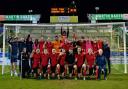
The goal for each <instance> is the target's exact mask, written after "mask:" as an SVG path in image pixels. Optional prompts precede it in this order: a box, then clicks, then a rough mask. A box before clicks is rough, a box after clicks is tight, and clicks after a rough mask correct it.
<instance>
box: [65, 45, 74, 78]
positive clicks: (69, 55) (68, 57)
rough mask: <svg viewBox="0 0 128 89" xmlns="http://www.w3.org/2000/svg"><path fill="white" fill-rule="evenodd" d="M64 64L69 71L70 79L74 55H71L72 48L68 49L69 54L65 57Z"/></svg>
mask: <svg viewBox="0 0 128 89" xmlns="http://www.w3.org/2000/svg"><path fill="white" fill-rule="evenodd" d="M66 62H67V64H68V69H69V77H70V78H72V74H73V65H74V63H75V55H74V54H73V48H72V47H71V48H69V52H68V53H67V56H66Z"/></svg>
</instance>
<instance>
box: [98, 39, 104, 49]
mask: <svg viewBox="0 0 128 89" xmlns="http://www.w3.org/2000/svg"><path fill="white" fill-rule="evenodd" d="M97 46H98V49H102V48H103V41H102V40H98V42H97Z"/></svg>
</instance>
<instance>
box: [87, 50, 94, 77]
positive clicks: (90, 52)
mask: <svg viewBox="0 0 128 89" xmlns="http://www.w3.org/2000/svg"><path fill="white" fill-rule="evenodd" d="M86 63H87V69H88V71H89V76H91V75H92V74H93V70H94V64H95V54H94V53H93V50H92V49H88V53H87V54H86Z"/></svg>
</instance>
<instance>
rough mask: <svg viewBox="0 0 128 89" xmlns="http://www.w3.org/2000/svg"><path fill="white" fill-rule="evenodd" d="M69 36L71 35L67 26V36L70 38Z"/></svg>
mask: <svg viewBox="0 0 128 89" xmlns="http://www.w3.org/2000/svg"><path fill="white" fill-rule="evenodd" d="M68 36H69V27H68V28H67V38H68Z"/></svg>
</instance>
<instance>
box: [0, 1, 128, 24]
mask: <svg viewBox="0 0 128 89" xmlns="http://www.w3.org/2000/svg"><path fill="white" fill-rule="evenodd" d="M42 1H44V2H42ZM74 1H75V2H76V6H77V9H78V12H77V14H76V15H78V16H79V22H87V21H88V20H87V17H86V16H87V13H96V11H95V7H97V6H98V7H99V8H100V10H99V11H98V13H128V3H127V2H126V1H127V0H74ZM71 2H72V0H0V14H2V15H3V14H29V13H28V10H30V9H32V10H33V12H32V14H41V20H40V22H43V23H49V17H50V15H51V14H50V8H51V7H68V6H69V5H70V3H71ZM65 15H68V14H65Z"/></svg>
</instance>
